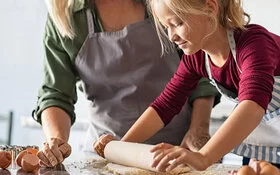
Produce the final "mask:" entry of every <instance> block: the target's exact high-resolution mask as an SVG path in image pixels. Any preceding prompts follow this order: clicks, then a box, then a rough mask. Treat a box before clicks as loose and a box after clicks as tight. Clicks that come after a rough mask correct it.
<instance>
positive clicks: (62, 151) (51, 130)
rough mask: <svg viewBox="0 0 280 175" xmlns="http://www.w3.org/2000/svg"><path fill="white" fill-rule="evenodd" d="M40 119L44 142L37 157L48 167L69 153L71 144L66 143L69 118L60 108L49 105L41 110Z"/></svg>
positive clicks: (60, 160) (57, 162)
mask: <svg viewBox="0 0 280 175" xmlns="http://www.w3.org/2000/svg"><path fill="white" fill-rule="evenodd" d="M41 120H42V127H43V131H44V134H45V136H46V142H45V143H44V146H43V149H42V150H40V151H39V153H38V157H39V158H40V163H41V164H43V165H45V166H48V167H51V166H56V165H57V164H59V163H61V162H62V161H63V160H64V159H65V158H66V157H68V156H69V155H70V153H71V146H70V145H68V143H67V142H68V139H69V134H70V127H71V119H70V117H69V115H68V114H67V113H66V112H65V111H63V110H62V109H60V108H57V107H49V108H47V109H45V110H44V111H43V112H42V116H41ZM62 145H63V146H62ZM61 146H62V147H61Z"/></svg>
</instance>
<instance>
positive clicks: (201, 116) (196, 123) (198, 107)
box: [190, 96, 215, 132]
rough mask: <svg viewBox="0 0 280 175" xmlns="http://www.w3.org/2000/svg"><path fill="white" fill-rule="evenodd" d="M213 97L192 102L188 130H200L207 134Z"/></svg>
mask: <svg viewBox="0 0 280 175" xmlns="http://www.w3.org/2000/svg"><path fill="white" fill-rule="evenodd" d="M214 100H215V97H213V96H210V97H201V98H197V99H195V100H194V101H193V110H192V119H191V125H190V130H192V129H194V130H196V128H202V129H204V130H205V131H207V132H209V123H210V116H211V111H212V108H213V104H214Z"/></svg>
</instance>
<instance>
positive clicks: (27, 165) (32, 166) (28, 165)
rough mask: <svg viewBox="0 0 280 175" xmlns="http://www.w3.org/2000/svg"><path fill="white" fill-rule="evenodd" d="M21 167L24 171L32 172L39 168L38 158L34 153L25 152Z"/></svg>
mask: <svg viewBox="0 0 280 175" xmlns="http://www.w3.org/2000/svg"><path fill="white" fill-rule="evenodd" d="M21 165H22V169H23V170H24V171H26V172H32V171H34V170H36V169H38V168H39V158H38V157H37V156H36V155H34V154H28V153H27V154H25V155H24V156H23V157H22V160H21Z"/></svg>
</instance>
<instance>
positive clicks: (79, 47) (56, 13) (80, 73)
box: [35, 0, 219, 167]
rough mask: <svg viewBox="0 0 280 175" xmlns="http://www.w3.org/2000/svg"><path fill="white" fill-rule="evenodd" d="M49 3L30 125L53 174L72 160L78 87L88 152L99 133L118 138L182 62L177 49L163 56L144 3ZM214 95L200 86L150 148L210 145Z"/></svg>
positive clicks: (119, 0)
mask: <svg viewBox="0 0 280 175" xmlns="http://www.w3.org/2000/svg"><path fill="white" fill-rule="evenodd" d="M47 4H48V10H49V17H48V21H47V24H46V32H45V33H46V34H45V38H44V44H45V53H46V56H45V74H44V75H45V80H44V84H43V86H42V88H41V89H40V92H39V98H38V105H37V109H36V111H35V119H36V120H37V121H38V122H40V123H41V124H42V127H43V131H44V133H45V136H46V143H45V144H44V147H43V149H42V150H41V151H40V152H39V154H38V156H39V158H40V160H41V164H44V165H46V166H49V167H51V166H55V165H57V164H58V163H61V162H62V161H63V160H64V159H65V158H66V157H67V156H68V155H69V154H70V149H71V147H70V145H68V144H67V142H68V138H69V134H70V126H71V124H73V123H74V121H75V113H74V103H75V102H76V100H77V97H76V86H75V84H76V82H77V81H81V82H82V89H83V91H84V93H85V96H86V98H87V99H88V100H89V102H90V106H89V110H90V127H89V129H88V135H87V144H86V146H85V150H91V151H92V150H93V143H94V141H95V140H97V138H99V137H100V136H101V135H102V134H104V133H110V134H112V135H114V136H115V137H117V138H121V137H123V135H124V134H125V133H126V132H127V130H128V129H129V128H130V127H131V125H132V124H133V123H134V122H135V121H136V120H137V118H138V116H139V115H140V114H141V113H142V112H143V111H144V109H145V108H146V107H147V106H148V105H149V104H150V103H151V102H152V101H153V100H154V99H155V97H156V96H157V95H159V93H160V92H161V91H162V89H163V88H164V85H165V84H166V83H167V82H168V81H169V79H170V78H171V77H172V75H173V73H174V72H175V69H176V67H177V66H178V63H179V57H178V53H177V52H176V51H175V50H173V52H171V53H169V54H166V55H164V56H163V57H161V48H160V42H159V39H158V36H157V34H156V31H155V30H154V26H153V25H152V22H151V21H150V19H149V17H148V16H147V15H146V13H145V6H144V4H143V3H142V2H141V1H135V0H95V1H94V0H90V1H87V0H59V1H57V0H48V1H47ZM216 95H217V97H218V93H217V91H216V90H215V88H214V87H213V86H211V85H210V84H209V82H208V81H205V80H202V82H201V84H200V86H199V87H198V89H197V92H195V93H193V96H192V97H190V98H189V102H188V103H187V104H186V106H185V107H183V111H182V112H181V113H180V114H179V115H178V117H176V119H175V120H174V122H173V124H171V125H170V126H169V127H166V128H165V129H164V130H162V131H160V132H159V133H157V134H156V135H155V136H154V137H152V138H151V139H150V140H147V143H152V144H156V143H160V142H162V141H166V142H169V143H172V144H176V145H180V144H182V145H184V146H185V147H189V148H190V149H193V150H197V149H199V148H200V147H202V145H203V144H204V143H206V141H207V140H208V139H209V133H208V129H209V116H210V111H211V108H212V106H213V103H214V96H216ZM200 97H201V98H200ZM202 97H203V98H202ZM218 99H219V98H217V100H218ZM191 105H192V106H193V115H192V114H191V110H192V108H191ZM200 107H204V108H205V111H202V110H201V109H200ZM194 116H195V117H194ZM192 117H193V118H194V120H192V123H191V126H190V127H189V125H190V119H191V118H192ZM197 118H200V119H201V120H197ZM204 126H206V127H204ZM175 128H176V129H175ZM189 128H190V129H189ZM188 129H189V132H188V133H187V134H186V132H187V131H188ZM197 137H198V138H200V139H199V140H194V139H193V138H197ZM183 138H184V140H183V141H182V139H183ZM62 148H64V149H62Z"/></svg>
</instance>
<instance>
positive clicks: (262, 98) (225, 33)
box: [122, 0, 280, 171]
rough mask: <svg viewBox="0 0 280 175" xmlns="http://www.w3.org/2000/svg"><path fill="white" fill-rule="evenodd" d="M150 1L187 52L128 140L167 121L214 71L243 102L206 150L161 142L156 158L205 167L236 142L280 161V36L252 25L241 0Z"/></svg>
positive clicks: (160, 165)
mask: <svg viewBox="0 0 280 175" xmlns="http://www.w3.org/2000/svg"><path fill="white" fill-rule="evenodd" d="M149 3H150V7H151V11H152V14H153V16H154V19H155V22H156V26H157V31H158V32H159V34H160V36H161V38H162V37H164V36H165V32H167V34H168V37H169V39H170V40H171V41H172V42H174V43H176V44H177V45H178V46H179V47H180V48H181V49H182V50H183V51H184V53H185V55H184V57H183V59H182V61H181V62H180V65H179V67H178V69H177V72H176V73H175V74H174V77H173V78H172V79H171V81H170V82H169V83H168V84H167V86H166V88H165V90H164V91H163V92H162V93H161V95H160V96H159V97H158V98H157V99H156V100H155V101H154V102H153V103H152V104H151V105H150V107H149V108H148V109H147V110H146V111H145V112H144V113H143V114H142V116H141V117H140V118H139V119H138V121H137V122H136V123H135V124H134V125H133V126H132V128H131V129H130V130H129V131H128V133H127V134H126V135H125V136H124V137H123V139H122V140H124V141H135V142H141V141H144V140H146V139H147V138H149V137H151V136H152V135H153V134H155V133H156V132H157V131H158V130H159V129H160V128H162V127H163V126H166V125H167V124H168V123H169V122H170V121H171V120H172V118H173V116H174V115H175V114H177V113H178V112H179V111H180V110H181V108H182V106H183V104H184V103H185V102H186V100H187V98H188V96H189V95H190V93H191V92H192V91H193V90H194V88H195V87H196V85H197V82H198V80H199V79H200V78H201V77H207V78H209V79H210V80H211V81H212V83H213V84H214V85H216V87H217V88H218V89H219V90H220V92H221V93H222V94H223V95H225V96H227V97H229V98H230V99H232V100H234V101H236V102H237V103H238V105H237V107H236V108H235V109H234V111H233V112H232V114H231V115H230V116H229V117H228V119H227V120H226V121H225V123H224V124H223V125H222V126H221V127H220V128H219V130H218V131H217V132H216V133H215V135H214V136H213V137H212V138H211V139H210V140H209V141H208V142H207V144H206V145H205V146H204V147H203V148H202V149H200V150H199V151H198V152H191V151H189V150H187V149H185V148H183V147H178V146H173V145H170V144H166V143H162V144H159V145H156V146H155V147H154V148H153V149H152V150H151V152H154V153H155V157H154V163H153V165H152V166H154V167H156V168H157V169H158V170H160V171H169V170H172V169H173V168H175V167H177V166H178V165H180V164H185V165H188V166H190V167H193V168H194V169H197V170H204V169H206V168H207V167H208V166H210V165H211V164H213V163H214V162H216V161H217V160H219V159H220V158H221V157H222V156H223V155H225V154H226V153H228V152H230V151H231V150H233V152H234V153H236V154H238V155H241V156H244V157H248V158H256V159H258V160H266V161H269V162H272V163H275V164H280V155H279V152H280V109H279V107H280V79H279V76H280V62H279V61H280V37H279V36H277V35H275V34H273V33H270V32H269V31H267V30H266V29H265V28H264V27H262V26H260V25H249V24H248V23H249V19H250V18H249V16H248V15H247V14H246V13H245V12H244V11H243V9H242V7H241V1H240V0H149ZM246 19H247V20H246ZM162 44H164V42H163V40H162ZM164 48H168V46H166V45H164ZM171 160H173V161H171ZM170 161H171V162H170Z"/></svg>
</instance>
